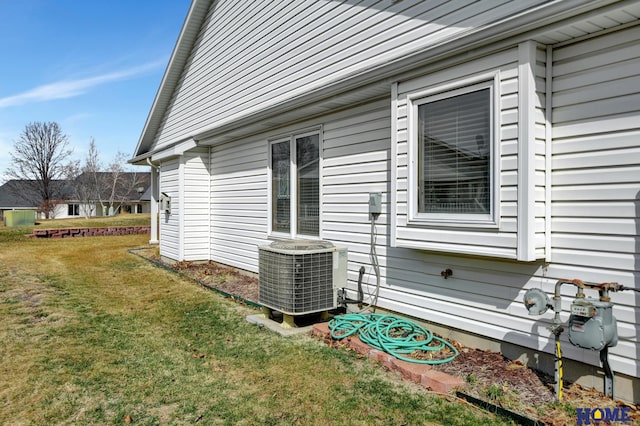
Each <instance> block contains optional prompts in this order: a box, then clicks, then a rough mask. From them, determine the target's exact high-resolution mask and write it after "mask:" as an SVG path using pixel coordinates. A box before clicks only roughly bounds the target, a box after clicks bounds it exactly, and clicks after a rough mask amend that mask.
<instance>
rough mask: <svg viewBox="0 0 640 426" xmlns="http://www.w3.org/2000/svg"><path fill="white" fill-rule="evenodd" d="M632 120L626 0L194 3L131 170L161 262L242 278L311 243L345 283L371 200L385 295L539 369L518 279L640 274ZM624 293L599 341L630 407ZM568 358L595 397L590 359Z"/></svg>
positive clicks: (629, 311) (595, 365)
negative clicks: (261, 261) (323, 247)
mask: <svg viewBox="0 0 640 426" xmlns="http://www.w3.org/2000/svg"><path fill="white" fill-rule="evenodd" d="M639 123H640V2H638V1H625V2H615V1H578V0H566V1H543V0H537V1H536V0H532V1H500V0H496V1H483V2H471V1H469V2H467V1H428V2H425V1H418V0H404V1H392V0H384V1H378V2H368V1H365V2H360V1H350V0H348V1H329V0H324V1H311V2H307V1H296V2H282V3H276V2H272V1H268V0H263V1H258V2H254V3H253V4H252V7H251V8H247V7H246V5H244V4H243V3H242V2H234V1H231V0H221V1H210V0H194V1H193V3H192V5H191V9H190V11H189V13H188V16H187V18H186V21H185V24H184V27H183V29H182V32H181V34H180V37H179V39H178V42H177V45H176V47H175V49H174V52H173V55H172V57H171V60H170V62H169V65H168V68H167V70H166V72H165V75H164V78H163V80H162V83H161V86H160V88H159V91H158V94H157V96H156V99H155V101H154V103H153V106H152V108H151V111H150V113H149V116H148V119H147V122H146V124H145V127H144V130H143V132H142V135H141V137H140V140H139V142H138V145H137V148H136V150H135V154H134V158H133V159H132V160H131V162H132V163H135V164H141V165H148V164H151V165H152V166H154V168H153V171H152V186H153V191H152V194H153V195H152V199H153V200H154V202H152V204H151V205H152V208H153V209H155V206H156V202H155V201H158V199H159V195H160V194H163V197H166V198H167V199H170V200H171V202H170V205H169V204H168V206H170V207H168V208H169V212H165V211H164V210H163V211H162V212H161V213H160V221H159V222H160V223H159V228H160V231H159V232H160V234H159V245H160V253H161V255H162V256H165V257H168V258H171V259H175V260H209V259H210V260H214V261H217V262H221V263H225V264H228V265H232V266H235V267H238V268H243V269H246V270H249V271H254V272H257V270H258V249H257V247H258V246H259V245H263V244H268V243H269V242H270V241H271V240H275V239H280V238H311V239H318V238H320V239H324V240H329V241H331V242H333V243H335V244H336V245H340V246H346V247H348V250H349V252H348V258H349V273H348V274H349V275H348V276H349V282H348V288H349V289H350V291H351V296H354V295H355V294H354V291H355V289H356V282H357V279H358V270H359V269H360V267H361V266H365V267H366V268H367V269H366V271H367V274H366V276H365V283H364V284H365V285H366V289H367V290H368V291H369V292H372V291H373V286H374V285H375V282H376V279H375V277H374V276H373V268H372V267H371V259H370V251H371V250H370V241H371V229H372V226H371V223H370V220H369V214H368V202H369V196H370V193H378V192H379V193H382V200H383V211H382V214H381V216H380V217H379V219H378V220H377V223H376V226H375V228H376V229H375V230H376V234H377V238H376V240H375V241H376V245H377V247H376V252H377V254H378V258H379V263H380V271H381V285H380V291H379V299H378V302H377V304H378V306H379V307H381V308H385V309H389V310H392V311H395V312H399V313H402V314H405V315H410V316H413V317H417V318H421V319H424V320H426V321H429V322H431V323H434V324H437V325H439V326H442V327H443V328H439V330H446V329H449V330H452V331H453V333H452V334H449V332H446V331H443V332H444V333H446V334H447V335H448V336H452V337H453V338H456V339H459V340H461V341H463V342H474V344H476V345H484V346H485V347H490V348H494V349H495V348H498V349H500V350H502V352H503V353H504V354H505V355H507V356H510V357H520V359H522V360H524V361H525V362H526V363H528V364H529V365H532V366H534V367H537V368H540V369H544V370H546V371H550V370H551V371H553V356H552V354H553V352H554V339H553V335H552V334H551V333H550V331H549V325H550V321H551V319H552V316H553V313H551V312H549V313H547V314H545V315H543V316H529V315H528V312H527V310H526V309H525V307H524V305H523V295H524V293H525V291H526V290H527V289H530V288H540V289H543V290H544V291H545V292H546V293H548V294H550V295H553V292H554V284H555V282H556V280H558V279H559V278H567V279H573V278H576V279H582V280H585V281H590V282H609V281H617V282H619V283H621V284H623V285H624V286H627V287H631V288H639V287H640V279H639V278H640V257H639V254H638V252H639V251H640V237H639V236H638V234H639V233H640V232H639V230H640V219H639V217H640V207H638V206H639V203H640V200H639V199H640V142H639V140H640V139H639V137H640V124H639ZM154 212H155V210H154ZM152 220H154V221H155V220H156V215H155V214H153V212H152ZM155 229H156V227H155V226H152V241H156V240H157V239H158V234H157V232H156V231H155ZM447 269H450V270H451V271H452V276H451V277H449V278H448V279H444V278H443V275H441V273H443V274H444V271H446V270H447ZM444 277H447V275H446V274H445V275H444ZM563 292H564V293H565V296H566V297H565V298H564V299H563V301H564V302H565V305H564V309H565V311H564V312H563V313H562V317H563V319H564V320H565V321H566V319H567V317H568V312H567V310H568V309H569V302H570V301H571V300H572V299H573V297H574V295H575V291H574V289H570V288H563ZM587 293H589V292H587ZM587 295H588V296H597V294H595V295H594V294H592V293H589V294H587ZM639 300H640V295H639V293H637V292H635V293H634V292H625V293H614V294H613V295H612V301H613V303H614V304H615V307H614V309H613V311H614V315H615V316H616V317H617V320H618V334H619V343H618V344H617V346H615V347H613V348H611V349H610V351H609V358H610V361H611V365H612V368H613V370H614V371H615V373H616V396H617V397H620V398H624V399H627V400H635V401H638V400H639V399H640V380H639V379H638V378H639V377H640V363H639V362H638V360H639V358H640V344H639V342H638V326H639V323H640V310H639V307H638V305H639V303H638V302H639ZM566 339H567V333H566V332H565V333H564V334H563V335H562V340H563V341H566ZM563 352H564V355H565V357H567V358H568V359H570V360H573V361H575V362H567V363H566V364H565V376H566V377H568V378H569V379H570V380H579V381H580V383H583V384H587V385H589V386H596V387H600V388H602V380H601V375H602V373H601V369H600V367H599V366H600V360H599V354H598V352H595V351H589V350H583V349H580V348H578V347H575V346H572V345H570V344H568V343H567V344H565V345H564V346H563Z"/></svg>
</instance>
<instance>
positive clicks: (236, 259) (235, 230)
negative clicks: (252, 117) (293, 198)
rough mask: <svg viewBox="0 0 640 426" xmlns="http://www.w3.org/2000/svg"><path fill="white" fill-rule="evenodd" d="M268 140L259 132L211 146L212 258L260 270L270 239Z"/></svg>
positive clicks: (236, 265) (251, 269)
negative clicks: (260, 247) (262, 248)
mask: <svg viewBox="0 0 640 426" xmlns="http://www.w3.org/2000/svg"><path fill="white" fill-rule="evenodd" d="M267 154H268V148H267V142H266V139H265V137H264V135H262V136H256V137H252V138H249V139H246V140H243V141H241V142H239V143H229V144H224V145H220V146H214V147H212V148H211V172H212V173H211V234H210V244H211V258H212V259H213V260H215V261H217V262H221V263H225V264H228V265H232V266H235V267H238V268H242V269H246V270H249V271H253V272H258V251H257V249H256V247H257V245H259V244H265V243H267V239H266V238H267V156H268V155H267Z"/></svg>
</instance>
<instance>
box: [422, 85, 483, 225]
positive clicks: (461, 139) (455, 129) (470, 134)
mask: <svg viewBox="0 0 640 426" xmlns="http://www.w3.org/2000/svg"><path fill="white" fill-rule="evenodd" d="M491 96H492V94H491V89H490V88H489V87H486V85H485V87H484V88H480V89H479V90H469V91H467V92H466V93H461V94H457V95H455V96H451V95H449V96H447V95H440V96H437V97H436V96H434V97H432V98H428V99H425V100H424V101H421V102H420V103H419V105H418V123H417V124H418V164H419V166H418V213H428V214H438V213H444V214H449V215H450V214H453V215H478V214H481V215H486V214H490V213H491V158H490V157H491V137H492V136H491V127H492V122H491V117H492V112H491V111H492V106H491V105H492V102H491ZM462 217H464V216H462Z"/></svg>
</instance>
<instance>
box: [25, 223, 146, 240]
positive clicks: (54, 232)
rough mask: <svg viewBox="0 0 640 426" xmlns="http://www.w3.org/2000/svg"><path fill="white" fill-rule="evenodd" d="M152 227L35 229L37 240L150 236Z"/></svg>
mask: <svg viewBox="0 0 640 426" xmlns="http://www.w3.org/2000/svg"><path fill="white" fill-rule="evenodd" d="M150 232H151V227H150V226H109V227H106V228H58V229H34V230H33V237H35V238H75V237H100V236H105V235H136V234H148V233H150Z"/></svg>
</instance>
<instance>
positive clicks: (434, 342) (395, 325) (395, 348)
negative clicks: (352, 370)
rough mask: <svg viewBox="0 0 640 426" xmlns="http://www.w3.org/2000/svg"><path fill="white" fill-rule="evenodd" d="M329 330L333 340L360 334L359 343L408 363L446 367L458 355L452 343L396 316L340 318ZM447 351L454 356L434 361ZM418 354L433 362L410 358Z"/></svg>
mask: <svg viewBox="0 0 640 426" xmlns="http://www.w3.org/2000/svg"><path fill="white" fill-rule="evenodd" d="M329 329H330V330H331V337H333V338H334V339H337V340H340V339H344V338H345V337H348V336H351V335H354V334H356V333H360V340H362V341H363V342H364V343H366V344H367V345H369V346H371V347H373V348H375V349H378V350H381V351H384V352H387V353H388V354H391V355H393V356H395V357H396V358H398V359H401V360H403V361H408V362H415V363H420V364H444V363H447V362H450V361H452V360H453V359H454V358H455V357H456V356H457V355H458V353H459V352H458V350H457V349H456V348H455V347H454V346H453V345H452V344H451V343H449V342H447V341H446V340H444V339H441V338H439V337H437V336H434V335H433V333H432V332H431V331H429V330H427V329H426V328H424V327H422V326H421V325H419V324H417V323H415V322H413V321H410V320H407V319H404V318H399V317H396V316H393V315H382V314H367V315H365V314H345V315H338V316H336V317H334V318H333V319H332V320H331V321H329ZM446 349H448V350H449V351H450V352H452V353H453V354H452V355H451V356H448V357H446V358H442V359H432V358H433V356H432V355H435V354H434V353H435V352H436V351H443V350H446ZM416 351H423V352H425V353H426V355H427V358H430V359H422V358H411V357H408V356H407V355H409V354H413V353H415V352H416Z"/></svg>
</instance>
